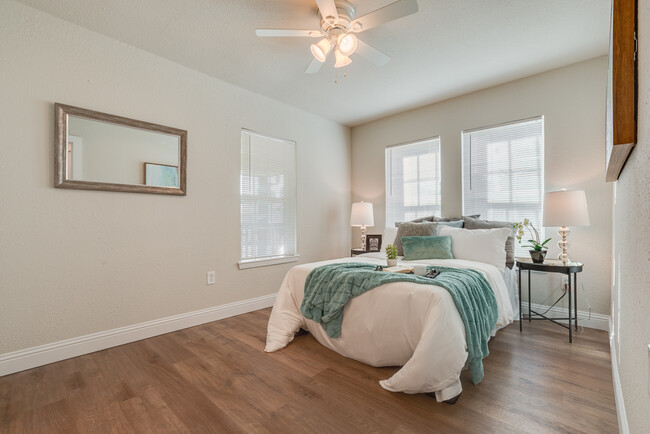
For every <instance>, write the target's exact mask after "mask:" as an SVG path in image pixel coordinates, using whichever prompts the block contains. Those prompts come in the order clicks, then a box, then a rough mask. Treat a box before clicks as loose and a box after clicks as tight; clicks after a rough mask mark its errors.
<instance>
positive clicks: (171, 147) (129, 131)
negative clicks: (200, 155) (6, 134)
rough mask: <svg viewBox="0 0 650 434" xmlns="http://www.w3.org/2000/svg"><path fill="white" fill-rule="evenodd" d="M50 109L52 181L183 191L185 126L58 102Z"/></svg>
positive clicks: (78, 185)
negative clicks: (53, 155)
mask: <svg viewBox="0 0 650 434" xmlns="http://www.w3.org/2000/svg"><path fill="white" fill-rule="evenodd" d="M55 110H56V117H57V122H56V127H57V131H56V136H57V137H56V138H57V140H56V146H57V153H56V154H57V162H56V169H57V170H56V179H55V187H59V188H75V189H84V190H89V189H92V190H108V191H123V192H136V193H156V194H173V195H185V194H186V193H185V178H186V174H185V166H186V158H187V132H186V131H184V130H179V129H176V128H171V127H166V126H162V125H156V124H151V123H148V122H143V121H137V120H134V119H129V118H123V117H120V116H114V115H108V114H106V113H100V112H95V111H92V110H87V109H82V108H78V107H72V106H66V105H63V104H56V105H55Z"/></svg>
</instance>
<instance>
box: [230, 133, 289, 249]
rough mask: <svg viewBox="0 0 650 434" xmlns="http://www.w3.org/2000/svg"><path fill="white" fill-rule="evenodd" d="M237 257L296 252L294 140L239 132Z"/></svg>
mask: <svg viewBox="0 0 650 434" xmlns="http://www.w3.org/2000/svg"><path fill="white" fill-rule="evenodd" d="M240 179H241V185H240V187H241V260H242V262H253V261H268V260H273V259H278V258H285V257H289V256H295V255H296V144H295V142H292V141H289V140H282V139H276V138H273V137H268V136H264V135H261V134H258V133H254V132H251V131H248V130H242V135H241V178H240Z"/></svg>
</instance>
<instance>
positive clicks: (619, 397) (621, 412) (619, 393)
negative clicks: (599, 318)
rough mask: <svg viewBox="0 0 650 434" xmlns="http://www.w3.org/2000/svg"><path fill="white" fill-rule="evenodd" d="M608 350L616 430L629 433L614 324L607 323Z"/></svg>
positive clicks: (623, 433) (624, 433) (622, 433)
mask: <svg viewBox="0 0 650 434" xmlns="http://www.w3.org/2000/svg"><path fill="white" fill-rule="evenodd" d="M609 330H610V332H609V351H610V353H611V359H612V382H613V383H614V399H615V401H616V416H617V417H618V430H619V432H620V433H621V434H630V427H629V426H628V424H627V413H626V412H625V402H624V401H623V389H622V388H621V377H620V376H619V375H618V357H617V356H616V347H615V345H614V335H613V333H612V330H614V324H613V323H612V321H611V320H610V323H609Z"/></svg>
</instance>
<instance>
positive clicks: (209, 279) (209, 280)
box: [206, 271, 217, 285]
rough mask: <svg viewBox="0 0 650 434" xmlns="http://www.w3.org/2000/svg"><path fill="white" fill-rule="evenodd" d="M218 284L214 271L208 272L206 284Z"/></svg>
mask: <svg viewBox="0 0 650 434" xmlns="http://www.w3.org/2000/svg"><path fill="white" fill-rule="evenodd" d="M216 282H217V274H216V273H215V272H214V271H208V273H207V274H206V284H208V285H214V284H215V283H216Z"/></svg>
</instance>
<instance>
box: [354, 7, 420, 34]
mask: <svg viewBox="0 0 650 434" xmlns="http://www.w3.org/2000/svg"><path fill="white" fill-rule="evenodd" d="M417 11H418V2H417V0H398V1H396V2H395V3H391V4H389V5H388V6H384V7H383V8H380V9H377V10H376V11H372V12H370V13H369V14H367V15H364V16H362V17H359V18H357V19H356V20H354V21H352V23H350V27H351V29H352V31H353V32H363V31H364V30H368V29H372V28H373V27H377V26H379V25H381V24H384V23H387V22H389V21H393V20H396V19H398V18H402V17H405V16H407V15H411V14H414V13H416V12H417Z"/></svg>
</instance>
